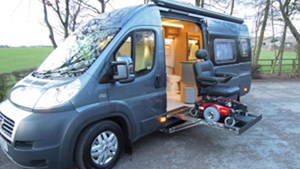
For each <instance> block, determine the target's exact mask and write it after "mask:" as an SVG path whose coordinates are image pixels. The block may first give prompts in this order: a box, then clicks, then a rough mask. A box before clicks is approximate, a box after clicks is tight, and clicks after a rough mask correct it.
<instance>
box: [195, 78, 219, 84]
mask: <svg viewBox="0 0 300 169" xmlns="http://www.w3.org/2000/svg"><path fill="white" fill-rule="evenodd" d="M197 81H201V83H203V84H206V85H216V84H218V83H222V82H223V81H224V78H223V77H216V76H207V77H205V76H204V77H203V76H201V77H197Z"/></svg>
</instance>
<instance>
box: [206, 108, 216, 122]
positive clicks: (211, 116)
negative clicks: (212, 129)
mask: <svg viewBox="0 0 300 169" xmlns="http://www.w3.org/2000/svg"><path fill="white" fill-rule="evenodd" d="M203 115H204V119H205V120H206V121H207V122H218V121H219V120H220V113H219V111H218V110H217V109H216V108H215V107H212V106H210V107H207V108H206V109H205V110H204V112H203Z"/></svg>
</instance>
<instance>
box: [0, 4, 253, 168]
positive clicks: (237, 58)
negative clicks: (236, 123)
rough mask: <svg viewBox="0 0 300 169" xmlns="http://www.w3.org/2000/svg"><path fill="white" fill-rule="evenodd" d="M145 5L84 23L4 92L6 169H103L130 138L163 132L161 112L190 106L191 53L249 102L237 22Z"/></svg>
mask: <svg viewBox="0 0 300 169" xmlns="http://www.w3.org/2000/svg"><path fill="white" fill-rule="evenodd" d="M153 2H154V3H153V4H151V5H140V6H134V7H127V8H124V9H118V10H114V11H112V12H109V13H103V14H100V15H99V16H97V17H95V18H93V19H91V20H90V21H88V22H86V24H84V25H83V26H81V27H79V28H78V30H77V31H75V32H74V33H73V34H72V35H70V36H69V37H68V38H67V39H66V40H65V42H64V43H63V44H62V45H60V46H59V47H58V48H57V49H55V50H54V51H53V52H52V53H51V54H50V55H49V56H48V57H47V58H46V60H45V61H44V62H43V63H42V64H41V65H40V66H39V67H38V68H36V69H35V70H34V71H33V72H32V73H30V74H29V75H28V76H26V77H25V78H24V79H22V80H20V81H19V82H18V83H17V84H16V85H15V86H14V87H13V88H12V89H11V92H10V94H9V96H8V98H7V100H5V101H4V102H2V103H1V105H0V145H1V148H2V150H3V152H4V153H5V154H6V155H7V156H8V157H9V158H10V159H11V160H12V161H14V162H15V163H16V164H18V165H19V166H22V167H27V168H50V169H54V168H56V169H57V168H71V166H72V165H73V164H74V163H76V164H77V166H78V167H79V168H81V169H91V168H97V169H99V168H111V167H113V166H114V165H115V163H116V162H117V161H118V159H119V157H120V154H121V152H122V151H125V152H127V153H131V147H132V144H133V143H134V142H135V141H137V140H138V139H139V138H141V137H143V136H145V135H147V134H149V133H152V132H154V131H157V130H159V129H162V130H166V128H165V125H164V124H165V123H166V121H168V119H167V118H166V117H168V114H169V113H170V112H173V113H174V110H178V109H180V108H181V107H183V106H189V105H193V104H187V103H189V102H191V101H189V100H190V99H191V98H192V101H193V100H195V97H196V96H195V94H194V93H196V92H194V90H196V88H195V82H194V74H193V71H192V68H191V65H192V63H193V62H195V61H196V58H195V51H196V50H198V49H205V50H207V52H208V54H209V59H210V60H211V61H212V63H213V65H214V66H215V68H216V69H217V70H219V71H226V72H232V73H235V74H237V75H238V78H236V80H235V81H233V82H232V83H234V84H237V85H238V86H239V87H240V91H239V95H238V96H237V98H239V97H240V96H243V95H245V94H247V93H248V92H249V90H250V85H251V55H252V54H251V48H250V46H251V45H250V37H249V32H248V28H247V26H246V25H244V24H243V20H242V19H239V18H236V17H232V16H227V15H224V14H219V13H215V12H211V11H208V10H205V9H202V8H198V7H195V6H192V5H190V4H185V3H181V2H178V1H169V0H153ZM227 85H231V83H229V84H227ZM187 89H191V91H192V92H190V91H189V92H190V93H191V94H190V95H188V92H187V91H186V90H187ZM248 127H249V126H248Z"/></svg>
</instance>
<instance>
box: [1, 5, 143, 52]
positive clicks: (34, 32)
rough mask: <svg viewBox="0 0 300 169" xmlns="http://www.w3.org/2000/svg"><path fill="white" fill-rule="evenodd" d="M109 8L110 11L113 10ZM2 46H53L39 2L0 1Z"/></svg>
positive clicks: (116, 6)
mask: <svg viewBox="0 0 300 169" xmlns="http://www.w3.org/2000/svg"><path fill="white" fill-rule="evenodd" d="M142 2H143V0H112V6H114V7H115V8H122V7H125V6H131V5H137V4H141V3H142ZM109 8H110V7H109V6H108V10H111V8H110V9H109ZM0 25H1V26H0V45H9V46H33V45H51V42H50V40H49V38H48V35H49V32H48V29H47V27H46V26H45V24H44V22H43V10H42V4H41V2H40V1H39V0H0Z"/></svg>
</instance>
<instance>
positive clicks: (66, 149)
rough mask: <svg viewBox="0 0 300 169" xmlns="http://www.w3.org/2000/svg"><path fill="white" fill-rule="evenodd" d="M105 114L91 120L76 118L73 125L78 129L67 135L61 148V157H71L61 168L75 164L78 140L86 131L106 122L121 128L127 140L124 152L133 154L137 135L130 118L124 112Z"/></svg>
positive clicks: (90, 118)
mask: <svg viewBox="0 0 300 169" xmlns="http://www.w3.org/2000/svg"><path fill="white" fill-rule="evenodd" d="M83 114H85V113H83ZM105 114H106V115H101V116H93V117H89V118H84V117H83V118H81V117H78V118H76V120H74V121H73V125H74V124H77V127H76V128H73V129H72V130H71V131H69V132H68V133H67V134H66V135H67V136H66V138H65V139H63V141H62V143H61V145H64V146H62V147H61V151H60V153H59V155H60V157H64V158H65V159H66V157H69V158H68V159H66V160H65V161H64V162H63V163H62V164H61V168H68V167H69V166H72V163H74V160H75V151H76V146H77V143H78V139H79V138H80V136H81V134H82V133H83V132H84V130H85V129H87V128H88V127H90V126H92V125H94V124H96V123H99V122H101V121H104V120H110V121H113V122H115V123H116V124H118V125H119V126H120V128H121V129H122V131H123V134H124V140H125V144H124V146H125V147H124V150H125V152H126V153H130V154H131V153H132V142H133V140H134V137H135V136H134V135H135V134H134V132H133V130H132V129H133V126H132V123H131V122H130V120H129V118H128V117H127V116H126V115H125V114H124V113H123V112H111V113H105ZM73 125H70V126H69V128H72V126H73ZM70 133H72V134H70ZM72 140H74V141H72ZM65 145H68V146H65Z"/></svg>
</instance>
